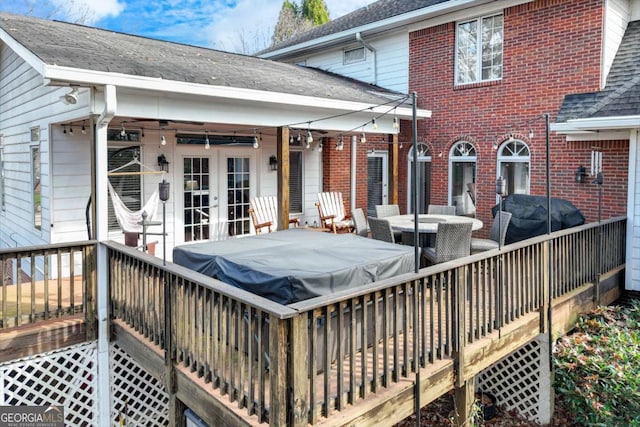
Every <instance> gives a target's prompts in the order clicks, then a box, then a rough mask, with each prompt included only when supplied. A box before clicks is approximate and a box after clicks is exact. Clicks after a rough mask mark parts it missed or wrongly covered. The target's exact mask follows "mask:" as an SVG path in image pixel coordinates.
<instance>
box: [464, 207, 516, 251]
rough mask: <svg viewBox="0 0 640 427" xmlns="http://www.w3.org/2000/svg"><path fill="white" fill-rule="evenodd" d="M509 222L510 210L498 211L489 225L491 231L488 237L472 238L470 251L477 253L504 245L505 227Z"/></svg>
mask: <svg viewBox="0 0 640 427" xmlns="http://www.w3.org/2000/svg"><path fill="white" fill-rule="evenodd" d="M509 222H511V212H504V211H498V212H497V213H496V217H495V218H494V219H493V224H492V225H491V232H490V234H489V238H488V239H480V238H475V237H474V238H472V239H471V253H472V254H474V253H478V252H483V251H488V250H491V249H497V248H499V247H502V246H503V245H504V240H505V238H506V236H507V228H508V227H509Z"/></svg>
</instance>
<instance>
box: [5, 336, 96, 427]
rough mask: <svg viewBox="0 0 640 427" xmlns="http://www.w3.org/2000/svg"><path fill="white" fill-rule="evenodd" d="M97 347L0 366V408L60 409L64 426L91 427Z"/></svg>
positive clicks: (90, 345)
mask: <svg viewBox="0 0 640 427" xmlns="http://www.w3.org/2000/svg"><path fill="white" fill-rule="evenodd" d="M96 346H97V344H96V343H95V342H92V343H85V344H80V345H75V346H72V347H67V348H65V349H62V350H56V351H52V352H49V353H42V354H39V355H37V356H30V357H27V358H24V359H18V360H14V361H11V362H6V363H3V364H0V405H10V406H18V405H36V406H49V405H60V406H64V415H65V425H67V426H95V425H96V424H97V422H96V419H95V416H96V414H97V412H98V408H97V399H96V396H95V392H96V390H97V389H96V380H97V363H96V361H97V350H96Z"/></svg>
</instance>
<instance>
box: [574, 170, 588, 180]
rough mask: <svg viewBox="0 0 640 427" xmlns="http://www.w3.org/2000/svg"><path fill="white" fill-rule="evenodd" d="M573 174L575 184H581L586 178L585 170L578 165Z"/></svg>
mask: <svg viewBox="0 0 640 427" xmlns="http://www.w3.org/2000/svg"><path fill="white" fill-rule="evenodd" d="M574 174H575V179H576V182H577V183H580V184H582V183H583V182H584V178H585V177H586V176H587V169H586V168H585V167H584V166H582V165H580V166H578V169H576V171H575V173H574Z"/></svg>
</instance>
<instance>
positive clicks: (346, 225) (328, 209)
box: [316, 191, 353, 233]
mask: <svg viewBox="0 0 640 427" xmlns="http://www.w3.org/2000/svg"><path fill="white" fill-rule="evenodd" d="M316 207H317V208H318V216H319V217H320V224H321V225H322V226H323V227H326V228H329V229H330V230H331V231H333V232H334V233H351V232H352V231H353V221H352V220H351V215H350V214H348V213H347V212H346V210H345V209H344V202H343V201H342V193H340V192H339V191H330V192H324V193H318V201H317V202H316Z"/></svg>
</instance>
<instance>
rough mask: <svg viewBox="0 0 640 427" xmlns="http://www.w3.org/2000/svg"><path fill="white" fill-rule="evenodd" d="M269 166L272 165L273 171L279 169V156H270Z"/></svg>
mask: <svg viewBox="0 0 640 427" xmlns="http://www.w3.org/2000/svg"><path fill="white" fill-rule="evenodd" d="M269 167H271V170H272V171H277V170H278V158H277V157H276V156H274V155H272V156H271V157H269Z"/></svg>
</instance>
